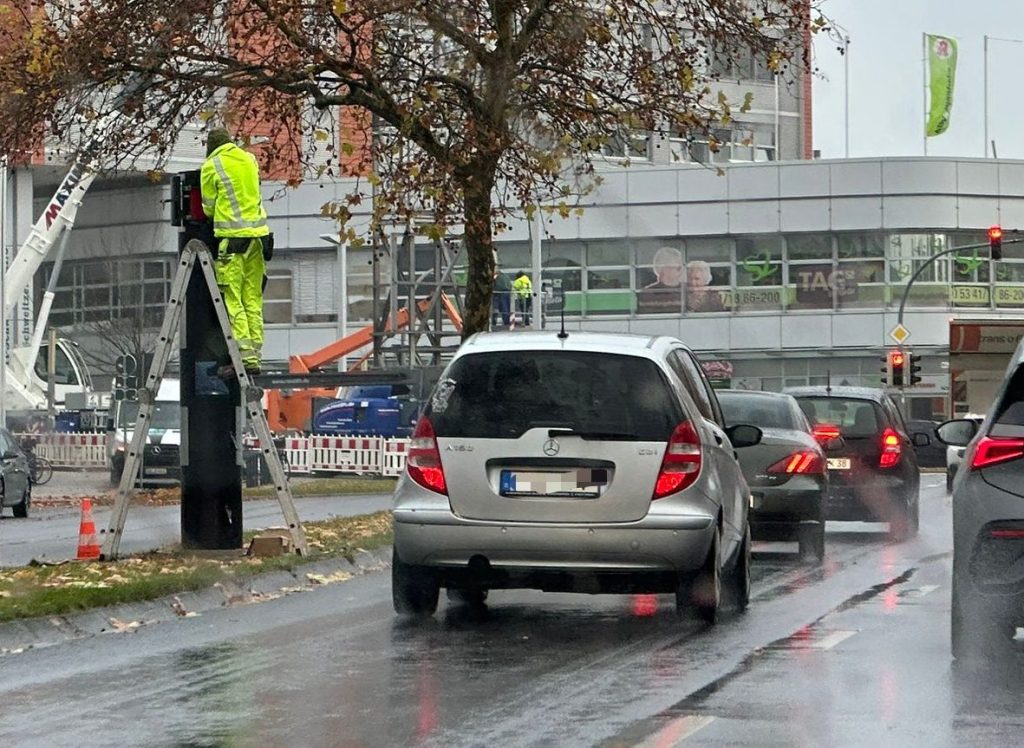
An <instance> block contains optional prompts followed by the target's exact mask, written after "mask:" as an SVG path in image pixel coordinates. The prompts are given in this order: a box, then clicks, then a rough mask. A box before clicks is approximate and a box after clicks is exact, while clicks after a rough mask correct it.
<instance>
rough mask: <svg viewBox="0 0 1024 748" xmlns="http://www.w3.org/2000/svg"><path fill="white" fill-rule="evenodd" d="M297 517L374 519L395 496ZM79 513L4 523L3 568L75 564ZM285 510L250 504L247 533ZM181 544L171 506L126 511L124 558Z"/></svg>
mask: <svg viewBox="0 0 1024 748" xmlns="http://www.w3.org/2000/svg"><path fill="white" fill-rule="evenodd" d="M295 507H296V511H297V512H298V513H299V517H300V518H301V519H303V520H304V521H314V520H320V519H327V518H329V517H334V516H339V517H340V516H351V515H356V514H370V513H372V512H379V511H381V510H382V509H390V508H391V494H389V493H388V494H358V495H355V494H354V495H350V496H323V497H297V498H296V499H295ZM110 513H111V508H110V507H96V508H94V509H93V519H94V521H95V523H96V530H97V532H99V533H100V534H99V535H97V538H98V539H99V542H100V543H102V542H103V539H104V537H105V535H103V534H102V530H103V529H104V528H106V526H107V523H108V522H109V517H110ZM80 523H81V511H80V510H79V509H77V508H72V507H63V508H34V509H33V510H32V512H31V513H30V514H29V516H28V518H26V519H13V518H11V517H10V516H9V515H8V516H6V517H4V519H3V520H0V566H24V565H25V564H27V563H28V562H29V561H31V560H32V559H37V560H40V561H43V560H45V561H58V560H62V559H66V558H74V556H75V552H76V550H77V548H78V531H79V529H80ZM284 525H285V522H284V517H283V516H282V514H281V505H280V504H278V502H277V500H276V499H267V500H259V501H246V502H244V503H243V505H242V526H243V527H244V528H245V529H246V530H251V529H258V528H264V527H273V526H279V527H280V526H284ZM180 541H181V508H180V507H179V506H178V505H173V506H132V507H131V508H130V509H129V511H128V520H127V522H126V523H125V530H124V535H123V536H122V537H121V553H123V554H128V553H141V552H143V551H149V550H153V549H155V548H162V547H164V546H168V545H171V544H174V543H178V542H180Z"/></svg>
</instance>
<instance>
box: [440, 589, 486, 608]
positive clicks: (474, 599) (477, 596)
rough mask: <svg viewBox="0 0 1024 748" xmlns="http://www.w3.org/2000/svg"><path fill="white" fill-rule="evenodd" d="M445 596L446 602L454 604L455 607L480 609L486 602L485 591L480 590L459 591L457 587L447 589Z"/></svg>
mask: <svg viewBox="0 0 1024 748" xmlns="http://www.w3.org/2000/svg"><path fill="white" fill-rule="evenodd" d="M445 595H446V596H447V597H448V602H451V603H455V604H456V605H469V606H471V607H480V606H482V605H483V604H484V603H485V602H487V590H484V589H480V588H474V589H461V588H459V587H449V588H448V589H447V590H446V591H445Z"/></svg>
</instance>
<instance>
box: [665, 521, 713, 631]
mask: <svg viewBox="0 0 1024 748" xmlns="http://www.w3.org/2000/svg"><path fill="white" fill-rule="evenodd" d="M721 534H722V531H721V529H719V528H717V527H716V528H715V532H714V534H713V535H712V536H711V547H710V548H709V549H708V555H707V558H706V559H705V560H704V564H703V566H701V568H700V570H699V571H697V573H696V574H692V575H687V577H686V578H685V579H683V580H681V581H680V583H679V587H678V589H676V613H677V614H678V615H680V616H688V615H690V614H691V612H693V613H696V615H697V617H698V618H699V619H700V620H702V621H704V622H705V623H709V624H712V625H714V624H715V623H718V611H719V610H720V608H721V606H722V558H721V556H722V539H721Z"/></svg>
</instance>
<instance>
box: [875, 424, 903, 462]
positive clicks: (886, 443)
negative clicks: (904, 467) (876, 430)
mask: <svg viewBox="0 0 1024 748" xmlns="http://www.w3.org/2000/svg"><path fill="white" fill-rule="evenodd" d="M902 456H903V442H901V441H900V435H899V434H897V433H896V432H895V431H894V430H893V429H891V428H886V430H885V431H883V432H882V456H881V457H879V458H878V467H880V468H891V467H894V466H895V465H896V464H897V463H899V461H900V458H901V457H902Z"/></svg>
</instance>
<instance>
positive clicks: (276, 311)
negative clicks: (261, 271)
mask: <svg viewBox="0 0 1024 748" xmlns="http://www.w3.org/2000/svg"><path fill="white" fill-rule="evenodd" d="M263 321H264V323H266V324H268V325H273V324H291V321H292V271H291V269H289V268H282V267H276V266H273V265H268V266H267V287H266V288H265V289H264V290H263Z"/></svg>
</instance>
